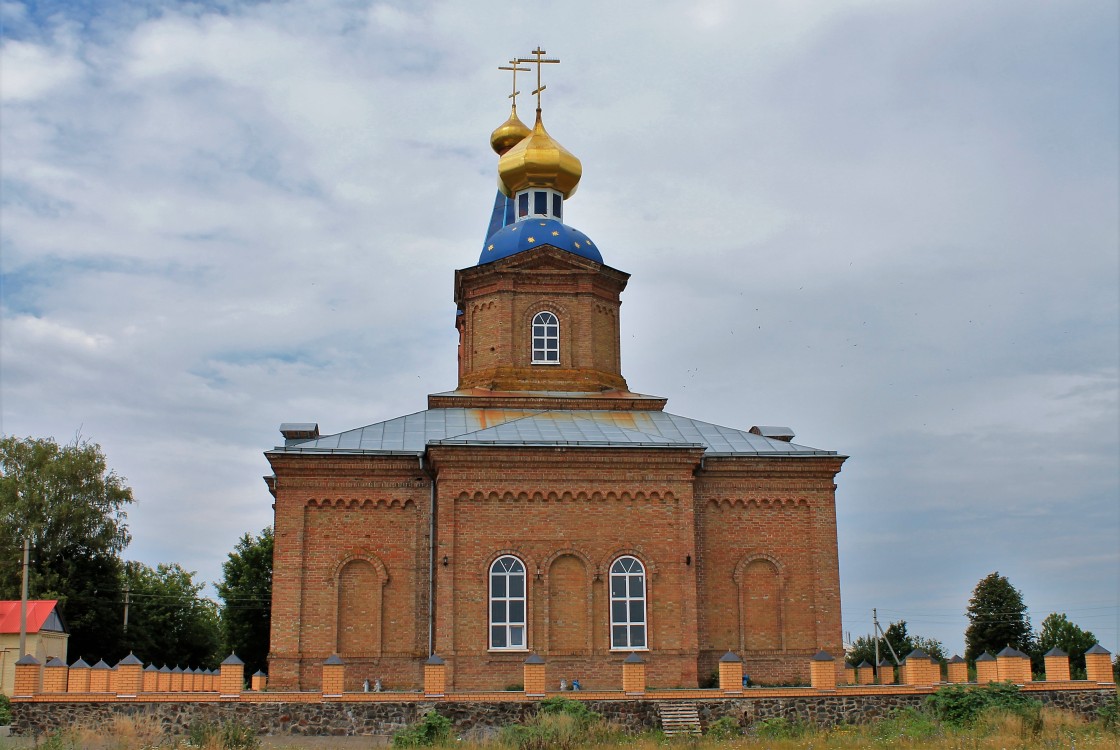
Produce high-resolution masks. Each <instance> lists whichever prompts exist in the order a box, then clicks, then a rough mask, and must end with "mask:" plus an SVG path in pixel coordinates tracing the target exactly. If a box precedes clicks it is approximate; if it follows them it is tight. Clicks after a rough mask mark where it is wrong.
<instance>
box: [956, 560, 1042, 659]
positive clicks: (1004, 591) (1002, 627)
mask: <svg viewBox="0 0 1120 750" xmlns="http://www.w3.org/2000/svg"><path fill="white" fill-rule="evenodd" d="M967 614H968V623H969V624H968V630H966V631H965V634H964V642H965V658H966V659H967V660H969V661H972V660H974V659H975V658H976V657H977V656H979V655H980V654H982V653H984V652H985V651H989V652H991V653H993V654H997V653H999V652H1000V651H1002V650H1003V649H1004V648H1006V647H1007V646H1011V647H1012V648H1016V649H1018V650H1020V651H1023V652H1024V653H1030V651H1031V650H1032V640H1033V639H1032V637H1031V621H1030V617H1029V616H1028V615H1027V605H1026V604H1025V603H1024V602H1023V594H1022V593H1021V592H1020V591H1019V590H1018V589H1017V588H1015V587H1014V586H1012V585H1011V582H1010V581H1009V580H1007V577H1006V576H1001V575H1000V574H999V572H998V571H997V572H995V573H991V574H990V575H988V576H987V577H985V578H983V579H982V580H981V581H980V582H979V583H978V584H976V588H975V589H973V591H972V599H970V600H969V602H968V613H967Z"/></svg>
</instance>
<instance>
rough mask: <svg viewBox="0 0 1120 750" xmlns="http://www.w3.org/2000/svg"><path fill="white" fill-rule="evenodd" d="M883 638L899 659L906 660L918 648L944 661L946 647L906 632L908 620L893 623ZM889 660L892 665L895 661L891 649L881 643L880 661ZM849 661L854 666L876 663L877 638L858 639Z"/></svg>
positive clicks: (930, 639)
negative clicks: (863, 663)
mask: <svg viewBox="0 0 1120 750" xmlns="http://www.w3.org/2000/svg"><path fill="white" fill-rule="evenodd" d="M883 637H884V639H886V641H887V642H888V643H890V645H891V646H893V647H894V650H895V653H896V654H898V658H899V659H905V658H906V656H907V654H909V653H910V652H911V651H913V650H914V649H916V648H920V649H921V650H922V651H925V652H926V653H927V654H929V655H930V656H932V657H934V658H936V659H940V660H944V659H945V647H944V646H942V645H941V641H938V640H936V639H934V638H923V637H922V636H920V635H916V636H911V635H910V634H909V633H908V632H907V630H906V620H899V621H898V622H892V623H891V624H890V625H888V626H887V629H886V630H884V631H883ZM884 658H885V659H889V660H890V661H891V662H892V663H893V662H894V659H893V658H891V652H890V649H889V648H887V646H886V644H884V643H882V642H880V643H879V659H880V660H882V659H884ZM847 660H848V661H849V662H851V663H852V664H857V665H858V664H860V663H861V662H863V661H867V662H868V663H870V664H874V663H875V638H874V636H873V635H865V636H861V637H859V638H857V639H856V640H855V642H854V643H853V644H852V648H851V649H850V650H849V651H848V653H847Z"/></svg>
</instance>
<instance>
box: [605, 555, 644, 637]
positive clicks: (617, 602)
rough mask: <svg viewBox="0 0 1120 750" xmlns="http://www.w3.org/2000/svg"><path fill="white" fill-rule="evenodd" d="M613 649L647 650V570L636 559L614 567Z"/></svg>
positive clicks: (627, 559)
mask: <svg viewBox="0 0 1120 750" xmlns="http://www.w3.org/2000/svg"><path fill="white" fill-rule="evenodd" d="M611 648H616V649H634V648H646V569H645V568H644V567H642V563H641V562H640V561H639V560H638V558H636V557H629V556H627V557H620V558H618V559H617V560H615V561H614V564H613V565H611Z"/></svg>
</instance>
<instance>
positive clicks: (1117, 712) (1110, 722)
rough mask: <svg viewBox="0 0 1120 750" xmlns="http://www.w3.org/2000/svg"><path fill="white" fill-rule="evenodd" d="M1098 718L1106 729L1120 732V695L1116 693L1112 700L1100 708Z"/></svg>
mask: <svg viewBox="0 0 1120 750" xmlns="http://www.w3.org/2000/svg"><path fill="white" fill-rule="evenodd" d="M1097 718H1098V719H1099V720H1100V722H1101V724H1103V725H1104V728H1105V729H1107V730H1108V731H1110V732H1115V733H1116V734H1120V695H1114V696H1113V697H1112V700H1110V701H1109V702H1108V703H1106V704H1104V705H1103V706H1101V707H1100V708H1098V709H1097Z"/></svg>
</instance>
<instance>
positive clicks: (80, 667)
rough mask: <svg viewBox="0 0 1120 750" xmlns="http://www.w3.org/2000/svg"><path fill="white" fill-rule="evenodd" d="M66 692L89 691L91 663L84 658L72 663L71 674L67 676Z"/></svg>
mask: <svg viewBox="0 0 1120 750" xmlns="http://www.w3.org/2000/svg"><path fill="white" fill-rule="evenodd" d="M66 692H68V693H88V692H89V665H88V664H86V662H85V660H84V659H78V660H77V661H76V662H74V663H73V664H71V665H70V674H68V675H67V676H66Z"/></svg>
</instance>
